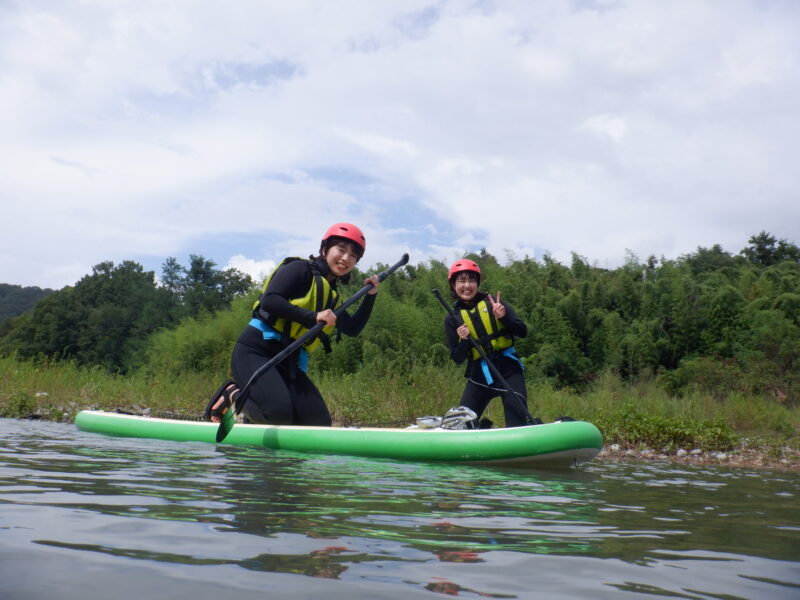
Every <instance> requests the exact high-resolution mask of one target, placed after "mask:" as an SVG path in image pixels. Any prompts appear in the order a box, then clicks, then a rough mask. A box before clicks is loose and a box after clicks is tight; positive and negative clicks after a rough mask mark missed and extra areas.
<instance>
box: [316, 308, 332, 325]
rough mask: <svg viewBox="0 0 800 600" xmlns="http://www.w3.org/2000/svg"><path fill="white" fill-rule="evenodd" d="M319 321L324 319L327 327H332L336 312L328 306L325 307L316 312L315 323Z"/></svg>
mask: <svg viewBox="0 0 800 600" xmlns="http://www.w3.org/2000/svg"><path fill="white" fill-rule="evenodd" d="M320 321H325V325H327V326H328V327H333V326H334V325H336V313H335V312H333V311H332V310H331V309H330V308H326V309H325V310H323V311H321V312H318V313H317V323H319V322H320Z"/></svg>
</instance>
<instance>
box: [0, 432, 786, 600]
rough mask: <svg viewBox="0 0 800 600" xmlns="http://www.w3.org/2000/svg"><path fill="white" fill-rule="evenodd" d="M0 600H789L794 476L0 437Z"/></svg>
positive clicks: (41, 435) (661, 465) (53, 435)
mask: <svg viewBox="0 0 800 600" xmlns="http://www.w3.org/2000/svg"><path fill="white" fill-rule="evenodd" d="M0 440H2V444H0V598H2V599H4V600H20V599H26V600H27V599H31V600H33V599H36V600H39V599H70V600H72V599H75V600H78V599H80V600H91V599H98V600H99V599H103V600H106V599H117V600H128V599H135V600H142V599H143V598H147V599H149V600H160V599H164V598H175V599H179V598H180V599H186V598H189V599H191V600H204V599H212V598H213V599H215V600H219V599H221V598H235V600H242V599H250V598H260V599H263V598H281V599H283V598H324V599H326V600H332V599H338V598H342V599H345V598H348V599H349V598H354V597H355V598H398V599H400V598H403V599H405V598H435V597H436V595H437V594H438V595H440V596H442V595H447V596H461V597H465V598H470V597H471V598H556V599H560V598H581V599H585V598H664V597H670V598H703V599H707V598H725V599H733V598H765V599H767V598H768V599H773V598H792V599H797V598H800V506H799V505H798V498H800V475H799V474H798V473H796V472H782V471H770V470H750V469H744V468H737V469H728V468H717V467H707V466H686V465H677V464H671V463H667V462H646V463H644V462H640V463H632V462H614V461H603V462H600V461H597V462H591V463H589V464H587V465H585V466H584V467H582V468H581V469H580V470H564V471H545V470H538V471H537V470H508V469H498V468H480V467H468V466H459V465H434V464H421V463H398V462H392V461H381V460H371V459H361V458H348V457H334V456H322V455H302V454H296V453H291V452H275V451H271V450H264V449H261V448H246V447H227V446H215V445H212V444H202V443H178V442H164V441H157V440H140V439H125V438H111V437H106V436H102V435H98V434H92V433H84V432H81V431H78V430H77V429H76V428H75V426H73V425H69V424H58V423H46V422H31V421H18V420H10V419H0Z"/></svg>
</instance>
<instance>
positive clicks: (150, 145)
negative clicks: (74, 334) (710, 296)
mask: <svg viewBox="0 0 800 600" xmlns="http://www.w3.org/2000/svg"><path fill="white" fill-rule="evenodd" d="M799 17H800V14H799V13H798V10H797V7H796V5H795V4H794V3H792V2H780V1H775V2H769V3H763V2H759V1H757V0H731V1H730V2H726V3H724V5H723V4H720V3H717V2H712V1H710V0H709V1H696V0H676V1H674V2H670V3H664V2H661V1H660V0H637V1H635V2H634V1H624V0H619V1H613V2H612V1H608V2H578V3H565V2H561V1H557V0H551V1H543V2H522V1H513V0H499V1H496V2H484V3H472V2H466V1H444V2H440V1H433V0H430V1H426V0H416V1H413V2H403V3H389V4H387V3H375V2H369V1H366V0H364V1H356V0H353V1H351V2H347V3H345V4H344V5H341V4H337V5H333V4H331V5H326V4H319V3H312V2H293V3H291V6H287V5H286V4H285V3H281V4H279V3H264V2H237V3H234V4H232V5H230V6H228V5H225V6H222V5H219V6H217V5H213V4H209V5H205V4H203V5H198V4H197V3H195V2H189V1H188V0H185V1H181V0H179V1H177V2H172V3H170V4H168V5H165V4H164V3H162V2H156V1H155V0H152V1H147V0H144V1H139V2H128V1H125V2H116V3H113V4H107V3H98V2H86V3H80V4H77V5H76V4H71V3H64V4H60V3H55V4H47V5H35V4H29V3H21V4H17V5H14V6H10V5H5V6H4V7H2V8H0V87H2V89H3V94H2V95H0V131H2V132H3V135H2V136H0V152H2V154H3V157H4V160H3V162H2V163H1V164H0V205H1V209H0V210H2V214H3V216H4V221H6V222H7V223H10V226H7V227H6V228H4V229H5V231H4V236H3V238H2V241H0V257H2V263H0V281H4V282H8V283H21V284H25V285H33V284H35V285H42V286H50V287H60V286H62V285H64V284H69V283H74V281H75V280H76V279H78V278H79V277H80V276H81V275H82V274H85V273H87V272H88V271H89V269H90V267H91V265H93V264H96V263H97V262H100V261H101V260H107V259H113V260H122V259H125V258H133V259H137V258H140V257H141V258H142V259H144V258H147V257H149V259H150V260H151V262H153V263H156V264H158V263H160V262H161V261H163V259H164V258H166V257H167V256H174V255H186V254H189V253H194V254H202V255H205V256H207V257H210V258H212V259H213V260H215V261H216V262H217V263H218V264H226V263H229V264H233V261H234V260H237V261H241V263H242V264H246V265H250V264H252V265H253V268H257V267H256V265H258V264H259V263H260V262H261V261H267V262H269V261H277V260H280V259H281V258H282V257H283V256H285V255H286V254H300V255H306V254H308V253H310V252H314V251H315V250H316V248H317V245H318V237H319V236H320V234H321V232H322V231H324V229H325V228H326V227H327V226H328V225H329V224H330V223H331V222H335V221H341V220H348V221H353V222H356V223H358V224H359V225H361V226H362V228H363V229H364V230H365V231H366V232H367V237H368V246H369V247H368V251H367V255H366V257H365V262H368V263H372V262H373V261H375V262H382V263H384V264H391V263H393V262H395V261H396V260H397V258H398V257H399V255H400V254H402V252H404V251H409V250H410V251H411V254H412V261H414V260H426V259H427V258H428V257H436V258H442V259H445V260H449V259H450V258H452V257H453V256H452V254H453V253H456V252H460V251H462V250H475V249H478V248H480V247H483V246H485V247H487V248H488V249H489V250H490V251H491V252H493V253H495V254H496V255H497V256H499V257H502V256H504V255H505V250H506V249H508V250H510V251H512V252H516V253H519V254H525V253H529V254H530V253H534V254H536V255H537V256H538V255H540V254H541V252H542V251H543V250H547V251H549V252H551V253H552V255H553V256H554V257H556V258H558V259H559V260H569V254H570V252H571V251H576V252H578V253H580V254H582V255H584V256H585V257H586V258H587V259H588V260H590V262H594V261H597V262H599V263H600V264H619V263H620V262H621V261H622V260H623V259H624V254H625V250H626V249H630V250H632V251H634V252H635V253H637V254H638V255H640V256H641V257H646V256H648V255H650V254H655V255H657V256H659V255H661V254H664V255H666V256H670V257H674V256H677V255H679V254H682V253H686V252H690V251H692V250H694V249H695V248H696V247H697V246H698V245H705V246H710V245H712V244H715V243H720V244H722V245H723V247H725V248H727V249H730V250H732V251H736V250H738V249H740V248H741V247H743V246H744V245H745V244H746V240H747V237H749V235H751V234H753V233H757V232H758V231H760V230H762V229H766V230H767V231H770V232H772V233H773V234H775V235H776V236H777V237H782V238H783V237H785V238H789V239H793V241H795V242H800V239H797V232H798V231H800V207H799V206H800V205H798V203H797V197H798V195H799V194H798V192H800V183H798V180H797V177H796V175H795V171H796V167H795V164H794V163H795V162H796V159H795V157H796V156H797V154H798V147H797V146H798V142H797V140H798V139H800V119H798V109H797V107H796V106H795V105H796V101H795V99H796V98H797V97H798V92H799V91H800V73H799V72H798V54H797V52H796V51H795V49H796V40H797V38H798V35H799V34H800V18H799ZM442 252H445V253H447V254H442ZM236 257H240V258H236ZM249 261H251V262H249ZM248 268H250V267H248Z"/></svg>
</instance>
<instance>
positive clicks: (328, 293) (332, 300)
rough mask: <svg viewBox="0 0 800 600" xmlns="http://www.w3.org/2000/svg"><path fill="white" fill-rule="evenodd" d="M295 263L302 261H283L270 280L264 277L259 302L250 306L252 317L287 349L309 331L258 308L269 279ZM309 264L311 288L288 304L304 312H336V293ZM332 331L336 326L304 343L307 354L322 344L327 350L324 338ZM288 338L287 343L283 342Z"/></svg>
mask: <svg viewBox="0 0 800 600" xmlns="http://www.w3.org/2000/svg"><path fill="white" fill-rule="evenodd" d="M295 260H303V259H301V258H297V257H289V258H285V259H284V260H282V261H281V263H280V264H279V265H278V266H277V267H275V270H274V271H273V272H272V273H270V276H269V277H267V279H266V281H265V282H264V286H263V287H262V288H261V296H260V297H259V299H258V300H256V302H255V304H253V312H254V314H255V316H257V317H259V318H260V319H261V320H262V321H266V323H267V324H268V325H269V326H270V327H272V328H273V329H275V330H276V331H277V332H279V333H280V334H281V335H282V337H283V338H284V340H283V341H284V343H285V344H287V345H288V344H290V343H291V342H292V341H294V340H296V339H297V338H299V337H301V336H302V335H303V334H305V333H306V332H307V331H308V328H307V327H305V326H303V325H302V324H300V323H298V322H297V321H290V320H289V319H286V318H284V317H278V318H276V317H271V316H270V315H269V314H268V313H267V312H266V311H265V310H264V309H262V308H261V298H262V297H263V296H264V294H266V292H267V286H268V285H269V282H270V280H272V277H273V276H274V275H275V273H277V272H278V269H280V268H281V267H282V266H283V265H285V264H286V263H288V262H292V261H295ZM309 263H310V266H311V273H312V276H313V280H312V282H311V286H310V287H309V288H308V291H307V292H306V294H305V296H302V297H300V298H287V300H288V301H289V302H290V303H292V304H294V305H295V306H299V307H300V308H305V309H306V310H310V311H312V312H315V313H318V312H322V311H323V310H326V309H328V308H330V309H331V310H336V308H337V307H338V306H339V305H340V304H341V298H340V297H339V293H338V292H337V291H336V290H335V289H333V287H332V286H331V284H330V282H329V281H328V280H327V278H325V277H323V276H322V274H321V273H320V272H319V269H317V267H316V265H315V264H314V263H313V262H312V261H309ZM287 328H288V331H287ZM335 328H336V327H335V326H329V325H326V326H325V327H323V329H322V332H321V333H320V334H319V335H318V336H315V337H314V338H312V339H311V340H310V341H308V342H306V343H305V344H304V345H303V347H304V348H305V349H306V350H308V351H309V352H310V351H313V350H316V349H317V348H319V346H320V344H322V343H323V340H324V343H325V346H326V347H328V346H329V344H328V343H327V338H328V336H329V335H330V334H331V333H333V331H334V329H335ZM287 337H288V339H285V338H287Z"/></svg>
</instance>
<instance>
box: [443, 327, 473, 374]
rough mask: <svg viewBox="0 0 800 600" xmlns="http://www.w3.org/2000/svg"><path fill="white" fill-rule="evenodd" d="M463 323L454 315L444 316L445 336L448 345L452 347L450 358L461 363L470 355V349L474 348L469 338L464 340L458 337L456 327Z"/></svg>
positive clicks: (458, 363)
mask: <svg viewBox="0 0 800 600" xmlns="http://www.w3.org/2000/svg"><path fill="white" fill-rule="evenodd" d="M460 325H461V321H460V320H459V319H456V318H455V317H453V316H452V315H447V316H446V317H445V318H444V337H445V340H446V341H447V347H448V348H449V349H450V358H452V359H453V361H454V362H455V363H456V364H457V365H460V364H461V363H463V362H464V361H465V360H466V359H467V358H468V357H469V351H470V350H471V349H472V344H470V343H469V341H467V340H462V339H461V338H460V337H458V333H456V329H458V327H459V326H460Z"/></svg>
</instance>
